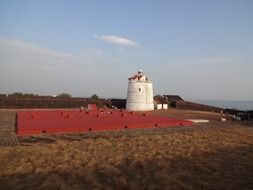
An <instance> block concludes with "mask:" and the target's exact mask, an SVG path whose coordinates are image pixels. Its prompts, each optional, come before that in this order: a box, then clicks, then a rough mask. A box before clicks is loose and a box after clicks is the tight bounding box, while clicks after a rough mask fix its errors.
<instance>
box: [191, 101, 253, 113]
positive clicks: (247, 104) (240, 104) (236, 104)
mask: <svg viewBox="0 0 253 190" xmlns="http://www.w3.org/2000/svg"><path fill="white" fill-rule="evenodd" d="M191 101H193V102H196V103H200V104H205V105H210V106H216V107H221V108H229V109H237V110H244V111H247V110H253V101H251V100H247V101H238V100H191Z"/></svg>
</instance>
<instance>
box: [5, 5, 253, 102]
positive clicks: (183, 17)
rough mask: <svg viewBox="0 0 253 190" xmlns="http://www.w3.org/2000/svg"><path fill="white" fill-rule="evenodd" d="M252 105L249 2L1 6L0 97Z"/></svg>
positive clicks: (252, 42) (251, 11)
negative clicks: (136, 78)
mask: <svg viewBox="0 0 253 190" xmlns="http://www.w3.org/2000/svg"><path fill="white" fill-rule="evenodd" d="M139 69H142V70H143V71H144V72H145V73H146V74H147V75H148V76H149V77H150V78H152V80H153V84H154V93H155V94H179V95H181V96H183V97H184V98H185V99H220V100H253V87H252V83H253V1H251V0H248V1H247V0H241V1H238V0H237V1H233V0H219V1H215V0H212V1H211V0H210V1H209V0H192V1H190V0H179V1H176V0H174V1H172V0H156V1H155V0H145V1H144V0H143V1H141V0H139V1H134V0H129V1H123V0H122V1H120V0H118V1H116V0H115V1H112V0H108V1H99V0H93V1H92V0H90V1H88V0H87V1H85V0H83V1H77V0H76V1H70V0H69V1H63V0H61V1H56V0H51V1H46V0H43V1H42V0H41V1H39V0H38V1H28V0H24V1H7V0H6V1H4V0H1V1H0V93H11V92H17V91H18V92H20V91H22V92H30V93H39V94H58V93H61V92H67V93H70V94H72V95H74V96H86V97H87V96H90V95H92V94H93V93H96V94H98V95H99V96H101V97H122V98H123V97H125V96H126V90H127V78H128V77H129V76H131V75H133V74H134V73H135V72H136V71H137V70H139Z"/></svg>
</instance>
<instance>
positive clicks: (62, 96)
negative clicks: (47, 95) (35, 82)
mask: <svg viewBox="0 0 253 190" xmlns="http://www.w3.org/2000/svg"><path fill="white" fill-rule="evenodd" d="M56 97H58V98H71V97H72V96H71V95H70V94H68V93H61V94H58V95H57V96H56Z"/></svg>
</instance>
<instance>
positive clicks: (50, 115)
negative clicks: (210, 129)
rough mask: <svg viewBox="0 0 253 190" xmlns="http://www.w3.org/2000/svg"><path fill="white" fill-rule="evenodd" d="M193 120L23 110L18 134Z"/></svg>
mask: <svg viewBox="0 0 253 190" xmlns="http://www.w3.org/2000/svg"><path fill="white" fill-rule="evenodd" d="M191 124H192V122H191V121H185V120H178V119H173V118H168V117H165V116H157V115H151V114H147V113H137V112H128V111H122V110H116V111H115V110H102V111H100V110H93V111H84V110H65V111H62V110H53V111H52V110H50V111H19V112H18V115H17V135H19V136H24V135H36V134H42V133H67V132H88V131H107V130H108V131H111V130H119V129H137V128H155V127H170V126H188V125H191Z"/></svg>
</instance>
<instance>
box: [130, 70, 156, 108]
mask: <svg viewBox="0 0 253 190" xmlns="http://www.w3.org/2000/svg"><path fill="white" fill-rule="evenodd" d="M126 109H127V110H131V111H148V110H153V109H154V101H153V85H152V82H151V80H150V79H149V78H148V77H147V76H145V75H144V74H143V72H142V71H141V70H140V71H138V73H137V74H136V75H134V76H133V77H130V78H129V79H128V89H127V102H126Z"/></svg>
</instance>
